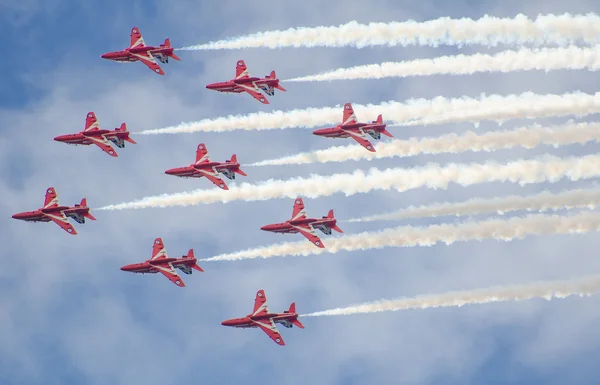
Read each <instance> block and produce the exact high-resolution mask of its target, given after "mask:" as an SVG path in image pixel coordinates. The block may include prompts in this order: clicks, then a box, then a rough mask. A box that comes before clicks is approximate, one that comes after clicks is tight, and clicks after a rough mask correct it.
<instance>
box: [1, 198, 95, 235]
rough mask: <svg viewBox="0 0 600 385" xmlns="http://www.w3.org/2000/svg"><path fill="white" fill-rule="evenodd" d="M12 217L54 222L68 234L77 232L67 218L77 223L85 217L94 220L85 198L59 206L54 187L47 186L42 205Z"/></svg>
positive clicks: (82, 221) (83, 221)
mask: <svg viewBox="0 0 600 385" xmlns="http://www.w3.org/2000/svg"><path fill="white" fill-rule="evenodd" d="M12 217H13V218H14V219H20V220H23V221H27V222H50V221H52V222H54V223H56V224H57V225H59V226H60V227H61V228H62V229H63V230H65V231H66V232H67V233H69V234H73V235H75V234H77V231H75V228H74V227H73V225H71V224H70V223H69V220H68V219H67V218H73V219H75V221H77V222H78V223H85V218H88V219H91V220H93V221H95V220H96V218H94V217H93V216H92V214H90V208H89V207H88V206H87V200H86V199H85V198H83V199H82V200H81V203H80V204H76V205H75V206H61V205H60V204H59V203H58V195H56V190H55V189H54V187H48V189H47V190H46V199H45V200H44V207H42V208H41V209H37V210H35V211H27V212H23V213H18V214H15V215H13V216H12Z"/></svg>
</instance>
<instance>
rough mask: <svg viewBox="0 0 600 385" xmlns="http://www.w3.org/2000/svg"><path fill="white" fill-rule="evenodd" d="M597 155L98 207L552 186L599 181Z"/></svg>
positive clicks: (433, 168)
mask: <svg viewBox="0 0 600 385" xmlns="http://www.w3.org/2000/svg"><path fill="white" fill-rule="evenodd" d="M598 164H600V155H586V156H583V157H569V158H558V157H555V156H551V155H543V156H541V157H538V158H535V159H531V160H523V159H521V160H516V161H513V162H509V163H506V164H501V163H497V162H494V161H489V162H486V163H468V164H465V163H462V164H461V163H450V164H447V165H445V166H443V167H442V166H440V165H439V164H436V163H431V164H428V165H426V166H423V167H414V168H406V169H404V168H389V169H386V170H379V169H375V168H372V169H371V170H369V172H368V173H365V172H364V171H362V170H356V171H355V172H353V173H351V174H333V175H327V176H323V175H312V176H310V177H308V178H293V179H288V180H273V179H271V180H268V181H265V182H263V183H261V184H256V185H253V184H250V183H242V184H241V185H240V186H239V187H237V186H232V187H231V188H230V190H228V191H224V190H221V189H218V188H215V189H212V190H196V191H191V192H184V193H175V194H163V195H158V196H150V197H146V198H142V199H140V200H137V201H133V202H126V203H120V204H117V205H110V206H105V207H101V208H99V209H97V210H123V209H142V208H148V207H168V206H189V205H197V204H203V203H214V202H222V203H226V202H231V201H235V200H244V201H247V202H249V201H261V200H267V199H273V198H284V197H287V198H292V199H293V198H296V197H297V196H298V195H302V196H304V197H307V198H316V197H320V196H330V195H333V194H335V193H340V192H341V193H344V194H346V196H349V195H354V194H359V193H366V192H370V191H373V190H389V189H395V190H396V191H399V192H403V191H407V190H411V189H415V188H419V187H429V188H435V189H446V188H448V184H450V183H456V184H459V185H461V186H470V185H474V184H479V183H486V182H513V183H519V184H521V185H525V184H529V183H541V182H550V183H554V182H557V181H559V180H560V179H562V178H565V177H566V178H568V179H569V180H571V181H576V180H580V179H589V178H594V177H597V176H600V167H598Z"/></svg>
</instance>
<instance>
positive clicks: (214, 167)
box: [165, 143, 247, 190]
mask: <svg viewBox="0 0 600 385" xmlns="http://www.w3.org/2000/svg"><path fill="white" fill-rule="evenodd" d="M165 174H168V175H175V176H178V177H182V178H202V177H206V178H207V179H208V180H210V181H211V182H213V183H214V184H215V185H216V186H217V187H220V188H222V189H223V190H229V187H227V185H226V184H225V182H223V179H221V178H219V174H223V175H225V176H226V177H227V178H228V179H235V174H240V175H243V176H247V175H246V173H245V172H243V171H242V170H241V169H240V164H239V163H238V161H237V156H236V155H235V154H233V155H232V156H231V159H229V160H226V161H225V162H211V160H210V157H209V156H208V150H207V149H206V146H205V145H204V143H200V144H199V145H198V148H197V149H196V162H194V163H192V164H190V165H189V166H186V167H178V168H171V169H169V170H167V171H165Z"/></svg>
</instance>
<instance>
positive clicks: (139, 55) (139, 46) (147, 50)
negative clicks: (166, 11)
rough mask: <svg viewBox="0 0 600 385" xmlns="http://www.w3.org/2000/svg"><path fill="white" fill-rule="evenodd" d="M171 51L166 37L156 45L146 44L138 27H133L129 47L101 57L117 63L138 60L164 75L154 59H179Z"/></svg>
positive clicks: (171, 48)
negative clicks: (161, 42)
mask: <svg viewBox="0 0 600 385" xmlns="http://www.w3.org/2000/svg"><path fill="white" fill-rule="evenodd" d="M173 51H174V49H173V47H171V41H170V40H169V39H168V38H167V39H165V42H164V43H163V44H161V45H160V46H158V47H153V46H150V45H146V43H145V42H144V38H143V37H142V33H141V32H140V29H139V28H138V27H133V28H132V29H131V35H130V38H129V48H125V49H124V50H122V51H117V52H108V53H105V54H103V55H102V56H101V57H102V58H103V59H109V60H113V61H116V62H117V63H133V62H136V61H138V60H139V61H141V62H142V63H144V64H145V65H147V66H148V68H150V69H151V70H152V71H154V72H156V73H157V74H159V75H164V74H165V73H164V72H163V70H162V68H160V66H159V65H158V63H157V62H156V60H155V59H158V60H160V62H161V63H168V62H169V58H173V59H175V60H181V59H180V58H179V57H178V56H177V55H175V53H174V52H173Z"/></svg>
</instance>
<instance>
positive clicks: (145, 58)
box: [132, 52, 165, 75]
mask: <svg viewBox="0 0 600 385" xmlns="http://www.w3.org/2000/svg"><path fill="white" fill-rule="evenodd" d="M132 55H133V56H134V57H136V58H138V59H140V61H141V62H142V63H144V64H145V65H147V66H148V68H150V69H151V70H152V71H154V72H156V73H157V74H159V75H164V74H165V73H164V71H163V70H162V68H160V66H159V65H158V63H157V62H156V60H155V59H154V56H152V55H151V54H150V53H149V52H146V53H144V54H137V53H133V54H132Z"/></svg>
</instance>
